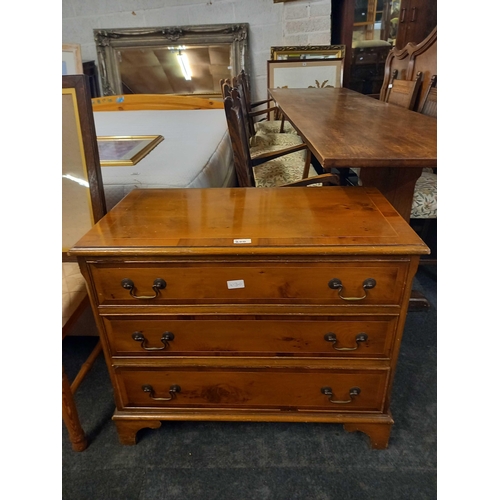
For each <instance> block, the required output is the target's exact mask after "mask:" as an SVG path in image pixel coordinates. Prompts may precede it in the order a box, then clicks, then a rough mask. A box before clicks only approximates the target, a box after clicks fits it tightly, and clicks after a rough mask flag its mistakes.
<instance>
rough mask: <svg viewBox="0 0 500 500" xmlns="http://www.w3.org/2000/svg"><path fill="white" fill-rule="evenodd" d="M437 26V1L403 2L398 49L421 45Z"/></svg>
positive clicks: (408, 0)
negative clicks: (413, 44) (415, 44)
mask: <svg viewBox="0 0 500 500" xmlns="http://www.w3.org/2000/svg"><path fill="white" fill-rule="evenodd" d="M436 25H437V2H436V0H401V10H400V13H399V23H398V30H397V35H396V48H398V49H402V48H403V47H404V46H405V45H406V44H407V43H409V42H414V43H420V42H421V41H422V40H423V39H424V38H425V37H426V36H428V35H429V34H430V32H431V31H432V30H433V29H434V28H435V27H436Z"/></svg>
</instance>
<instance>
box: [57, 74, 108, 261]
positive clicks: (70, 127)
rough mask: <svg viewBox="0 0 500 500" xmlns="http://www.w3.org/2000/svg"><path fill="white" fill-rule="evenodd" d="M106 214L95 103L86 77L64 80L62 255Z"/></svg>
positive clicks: (64, 256) (65, 257) (75, 76)
mask: <svg viewBox="0 0 500 500" xmlns="http://www.w3.org/2000/svg"><path fill="white" fill-rule="evenodd" d="M105 213H106V203H105V196H104V188H103V184H102V176H101V167H100V164H99V152H98V147H97V137H96V131H95V124H94V114H93V111H92V101H91V97H90V90H89V85H88V77H87V76H85V75H66V76H63V77H62V216H63V224H62V227H63V232H62V252H63V260H74V259H70V258H69V257H68V256H67V255H66V252H67V251H68V250H69V249H70V248H71V246H72V245H73V244H74V243H76V241H77V240H78V239H80V238H81V237H82V236H83V235H84V234H85V233H86V232H87V231H88V230H89V229H90V228H91V227H92V226H93V225H94V224H95V223H96V222H97V221H98V220H99V219H101V218H102V217H103V216H104V214H105Z"/></svg>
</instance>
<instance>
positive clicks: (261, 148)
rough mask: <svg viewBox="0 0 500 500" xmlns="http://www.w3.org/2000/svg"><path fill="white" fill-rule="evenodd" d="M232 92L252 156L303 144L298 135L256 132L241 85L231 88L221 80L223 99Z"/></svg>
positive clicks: (252, 116)
mask: <svg viewBox="0 0 500 500" xmlns="http://www.w3.org/2000/svg"><path fill="white" fill-rule="evenodd" d="M233 90H236V92H237V93H238V96H239V98H240V102H241V106H242V113H243V120H244V122H245V129H246V135H247V140H248V145H249V148H250V154H251V155H252V156H255V155H259V154H262V153H265V152H270V151H276V150H279V149H283V148H285V147H291V146H296V145H298V144H302V143H303V142H304V141H303V140H302V138H301V137H300V136H299V135H298V134H288V133H274V132H267V133H265V134H264V133H261V132H256V129H255V127H254V122H253V118H254V116H255V115H254V114H253V113H252V112H249V111H248V103H247V102H246V100H245V97H244V96H245V93H244V89H243V88H242V85H241V83H240V84H237V85H236V86H232V85H231V84H230V83H229V81H228V80H224V81H222V80H221V92H222V95H223V96H224V98H226V97H229V96H230V95H231V92H232V91H233Z"/></svg>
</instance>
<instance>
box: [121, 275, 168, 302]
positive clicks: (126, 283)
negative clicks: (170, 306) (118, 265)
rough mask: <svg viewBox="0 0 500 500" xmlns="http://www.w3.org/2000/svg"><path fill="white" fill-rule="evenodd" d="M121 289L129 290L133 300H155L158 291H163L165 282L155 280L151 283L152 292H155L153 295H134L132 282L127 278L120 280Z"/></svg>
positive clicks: (160, 279) (158, 279) (159, 279)
mask: <svg viewBox="0 0 500 500" xmlns="http://www.w3.org/2000/svg"><path fill="white" fill-rule="evenodd" d="M122 287H123V288H125V290H130V295H131V296H132V297H134V299H156V297H158V294H159V293H160V290H163V289H164V288H166V287H167V282H166V281H165V280H164V279H162V278H156V279H155V280H154V281H153V290H154V292H155V294H154V295H135V294H134V290H135V285H134V282H133V281H132V280H131V279H129V278H124V279H122Z"/></svg>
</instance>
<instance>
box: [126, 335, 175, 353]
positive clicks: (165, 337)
mask: <svg viewBox="0 0 500 500" xmlns="http://www.w3.org/2000/svg"><path fill="white" fill-rule="evenodd" d="M132 338H133V339H134V340H135V341H136V342H141V347H142V348H143V349H144V350H145V351H163V350H164V349H166V348H167V347H170V344H169V343H168V341H169V340H174V338H175V336H174V334H173V333H172V332H164V334H163V335H162V336H161V339H160V340H161V343H162V344H163V347H148V345H147V344H148V339H147V338H146V337H144V334H143V333H142V332H134V333H133V334H132Z"/></svg>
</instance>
